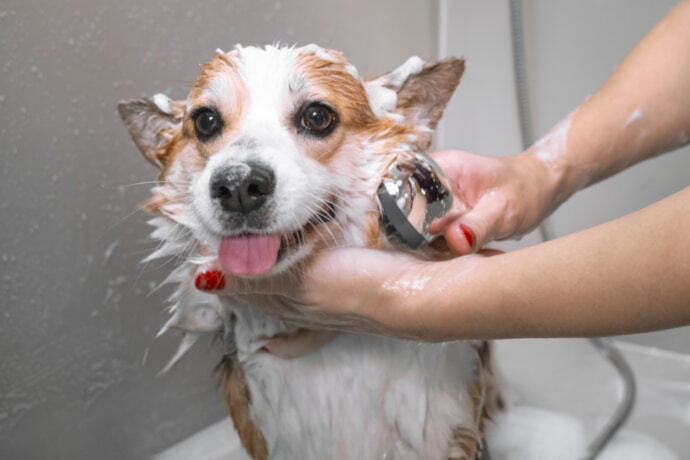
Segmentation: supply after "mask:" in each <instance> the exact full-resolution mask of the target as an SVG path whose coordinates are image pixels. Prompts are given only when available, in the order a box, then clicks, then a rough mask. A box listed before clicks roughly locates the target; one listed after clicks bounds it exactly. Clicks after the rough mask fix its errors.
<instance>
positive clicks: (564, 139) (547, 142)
mask: <svg viewBox="0 0 690 460" xmlns="http://www.w3.org/2000/svg"><path fill="white" fill-rule="evenodd" d="M578 108H579V107H576V108H575V109H574V110H573V111H572V112H570V113H569V114H568V116H566V117H565V118H564V119H562V120H561V121H559V122H558V123H557V124H556V126H554V127H553V128H551V130H550V131H549V132H548V133H546V135H545V136H544V137H542V138H541V139H539V140H538V141H537V142H535V143H534V145H533V147H532V148H533V149H534V153H535V154H536V156H537V158H538V159H539V160H540V161H541V162H542V163H544V164H545V165H547V166H554V162H555V161H556V160H557V159H558V158H559V157H561V156H562V155H565V154H566V153H567V151H568V130H569V129H570V123H571V122H572V120H573V117H574V116H575V112H577V109H578Z"/></svg>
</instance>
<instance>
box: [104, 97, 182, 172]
mask: <svg viewBox="0 0 690 460" xmlns="http://www.w3.org/2000/svg"><path fill="white" fill-rule="evenodd" d="M117 110H118V112H120V118H122V121H124V123H125V125H126V126H127V129H128V130H129V134H130V135H131V136H132V139H134V143H135V144H137V147H139V150H141V153H143V154H144V157H145V158H146V159H147V160H149V161H150V162H151V163H153V164H154V165H155V166H157V167H158V168H163V166H165V162H166V156H167V149H165V148H164V147H165V146H166V145H167V144H168V143H169V142H170V141H171V140H172V139H173V138H174V137H175V135H177V134H178V133H179V132H180V131H181V130H182V120H183V118H184V113H185V103H184V101H172V100H171V99H170V98H169V97H167V96H166V95H164V94H156V95H155V96H153V97H152V98H144V99H130V100H127V101H120V102H119V103H118V104H117Z"/></svg>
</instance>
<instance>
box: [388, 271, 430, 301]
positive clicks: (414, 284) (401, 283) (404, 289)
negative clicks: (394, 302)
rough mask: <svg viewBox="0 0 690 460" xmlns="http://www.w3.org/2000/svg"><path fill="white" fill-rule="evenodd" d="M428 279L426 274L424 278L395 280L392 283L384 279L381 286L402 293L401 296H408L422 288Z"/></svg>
mask: <svg viewBox="0 0 690 460" xmlns="http://www.w3.org/2000/svg"><path fill="white" fill-rule="evenodd" d="M430 279H431V276H426V277H424V278H415V279H413V280H406V279H401V280H396V281H395V282H393V283H390V282H388V281H386V282H384V283H383V284H382V285H381V287H382V288H383V289H385V290H386V291H391V292H397V293H400V294H402V296H403V297H408V296H410V295H412V294H415V293H417V292H420V291H422V290H424V287H425V286H426V283H428V282H429V280H430Z"/></svg>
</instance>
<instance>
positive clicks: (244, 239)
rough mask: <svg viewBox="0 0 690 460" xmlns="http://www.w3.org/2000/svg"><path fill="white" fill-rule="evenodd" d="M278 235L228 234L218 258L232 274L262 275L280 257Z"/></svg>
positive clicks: (225, 269) (221, 244)
mask: <svg viewBox="0 0 690 460" xmlns="http://www.w3.org/2000/svg"><path fill="white" fill-rule="evenodd" d="M279 249H280V238H279V237H277V236H232V237H230V236H226V237H224V238H223V239H222V241H221V242H220V249H218V260H219V261H220V266H221V267H223V271H225V272H226V273H228V274H231V275H237V276H249V275H260V274H262V273H265V272H267V271H268V270H270V269H271V268H272V267H273V266H274V265H275V264H276V260H277V259H278V250H279Z"/></svg>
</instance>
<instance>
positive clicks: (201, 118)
mask: <svg viewBox="0 0 690 460" xmlns="http://www.w3.org/2000/svg"><path fill="white" fill-rule="evenodd" d="M192 118H193V119H194V131H196V135H197V137H198V138H199V139H200V140H202V141H207V140H209V139H210V138H212V137H213V136H215V135H216V134H218V133H219V132H220V130H221V128H222V127H223V120H222V119H221V118H220V114H219V113H218V111H217V110H215V109H210V108H207V107H205V108H202V109H200V110H197V111H196V112H195V113H194V115H192Z"/></svg>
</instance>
